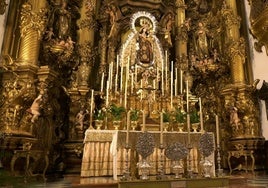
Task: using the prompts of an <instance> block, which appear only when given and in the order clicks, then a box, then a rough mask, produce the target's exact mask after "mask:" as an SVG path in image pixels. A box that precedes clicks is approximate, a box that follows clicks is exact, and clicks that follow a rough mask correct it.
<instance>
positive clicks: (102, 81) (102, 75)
mask: <svg viewBox="0 0 268 188" xmlns="http://www.w3.org/2000/svg"><path fill="white" fill-rule="evenodd" d="M103 84H104V72H102V74H101V93H102V92H103Z"/></svg>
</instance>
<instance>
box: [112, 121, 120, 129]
mask: <svg viewBox="0 0 268 188" xmlns="http://www.w3.org/2000/svg"><path fill="white" fill-rule="evenodd" d="M121 122H122V121H120V120H115V121H113V127H114V130H118V129H119V128H120V125H121Z"/></svg>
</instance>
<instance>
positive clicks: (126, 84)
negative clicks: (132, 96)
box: [125, 78, 128, 109]
mask: <svg viewBox="0 0 268 188" xmlns="http://www.w3.org/2000/svg"><path fill="white" fill-rule="evenodd" d="M127 87H128V80H127V78H126V83H125V108H126V109H127Z"/></svg>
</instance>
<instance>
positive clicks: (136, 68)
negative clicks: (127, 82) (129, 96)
mask: <svg viewBox="0 0 268 188" xmlns="http://www.w3.org/2000/svg"><path fill="white" fill-rule="evenodd" d="M137 80H138V67H137V65H136V64H135V84H136V83H137ZM135 88H136V87H135Z"/></svg>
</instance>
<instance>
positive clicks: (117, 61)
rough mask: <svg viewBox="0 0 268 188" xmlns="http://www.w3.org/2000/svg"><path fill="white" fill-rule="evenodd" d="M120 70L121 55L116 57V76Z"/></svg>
mask: <svg viewBox="0 0 268 188" xmlns="http://www.w3.org/2000/svg"><path fill="white" fill-rule="evenodd" d="M118 69H119V55H117V56H116V74H118Z"/></svg>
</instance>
